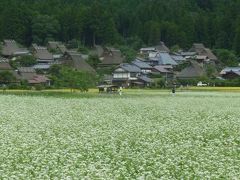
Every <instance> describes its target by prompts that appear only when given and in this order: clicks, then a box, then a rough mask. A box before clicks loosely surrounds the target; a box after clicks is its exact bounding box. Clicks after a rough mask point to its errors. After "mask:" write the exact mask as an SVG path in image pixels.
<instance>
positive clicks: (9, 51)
mask: <svg viewBox="0 0 240 180" xmlns="http://www.w3.org/2000/svg"><path fill="white" fill-rule="evenodd" d="M1 54H2V56H4V57H8V58H12V57H16V56H24V55H28V54H29V51H28V50H27V49H25V48H20V47H19V45H18V44H17V42H16V41H14V40H4V41H3V44H2V52H1Z"/></svg>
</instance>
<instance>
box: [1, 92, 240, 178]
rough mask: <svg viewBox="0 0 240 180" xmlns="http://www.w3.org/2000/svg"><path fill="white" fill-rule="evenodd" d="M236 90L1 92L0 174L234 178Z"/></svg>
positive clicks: (239, 160)
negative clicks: (68, 94)
mask: <svg viewBox="0 0 240 180" xmlns="http://www.w3.org/2000/svg"><path fill="white" fill-rule="evenodd" d="M239 111H240V94H238V93H230V94H226V93H216V92H211V93H210V92H209V93H205V92H201V93H197V92H195V93H193V92H192V93H181V94H178V95H176V96H175V97H172V96H170V95H154V96H151V95H144V94H143V95H141V96H132V97H131V96H126V97H124V96H122V97H119V96H111V97H105V96H104V97H100V96H96V97H92V98H55V97H40V96H39V97H38V96H14V95H0V179H5V178H6V179H160V178H162V179H221V178H222V179H239V178H240V115H239Z"/></svg>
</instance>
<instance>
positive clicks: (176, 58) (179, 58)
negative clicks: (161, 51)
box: [171, 55, 187, 64]
mask: <svg viewBox="0 0 240 180" xmlns="http://www.w3.org/2000/svg"><path fill="white" fill-rule="evenodd" d="M171 58H172V59H173V60H174V61H175V62H176V63H177V64H182V63H185V62H186V60H187V59H186V58H185V57H183V56H182V55H171Z"/></svg>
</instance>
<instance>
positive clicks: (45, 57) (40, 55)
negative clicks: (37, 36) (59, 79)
mask: <svg viewBox="0 0 240 180" xmlns="http://www.w3.org/2000/svg"><path fill="white" fill-rule="evenodd" d="M33 55H34V56H35V58H36V59H37V62H38V63H39V64H50V63H53V62H54V58H53V55H52V53H50V52H49V51H48V49H47V48H46V47H42V46H38V45H36V44H33Z"/></svg>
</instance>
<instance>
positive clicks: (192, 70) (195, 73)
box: [177, 61, 206, 79]
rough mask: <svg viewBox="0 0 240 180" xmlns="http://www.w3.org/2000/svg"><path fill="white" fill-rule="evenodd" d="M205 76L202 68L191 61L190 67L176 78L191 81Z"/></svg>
mask: <svg viewBox="0 0 240 180" xmlns="http://www.w3.org/2000/svg"><path fill="white" fill-rule="evenodd" d="M204 75H206V72H205V70H204V68H203V67H202V66H201V65H200V64H199V63H197V62H196V61H191V64H190V66H188V67H186V68H185V69H183V70H182V71H181V72H180V73H179V74H178V75H177V77H178V78H180V79H181V78H182V79H191V78H198V77H201V76H204Z"/></svg>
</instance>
